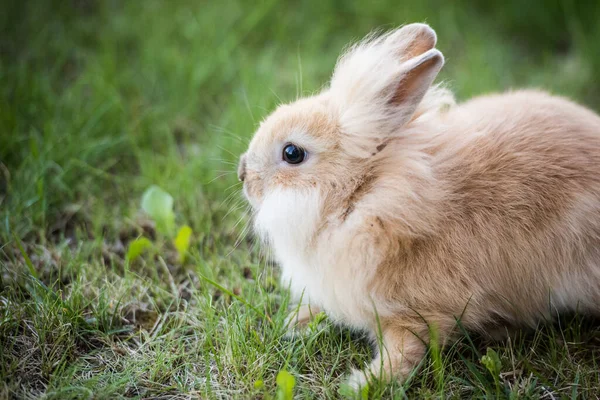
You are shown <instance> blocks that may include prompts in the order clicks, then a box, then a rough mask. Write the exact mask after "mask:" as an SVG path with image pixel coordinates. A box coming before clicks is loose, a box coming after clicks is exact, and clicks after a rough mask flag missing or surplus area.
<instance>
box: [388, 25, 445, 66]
mask: <svg viewBox="0 0 600 400" xmlns="http://www.w3.org/2000/svg"><path fill="white" fill-rule="evenodd" d="M436 43H437V35H436V34H435V31H434V30H433V29H431V27H430V26H429V25H426V24H410V25H406V26H403V27H402V28H400V29H397V30H395V31H393V32H392V33H390V34H389V35H388V36H387V37H386V38H385V45H387V46H389V47H390V49H393V51H394V52H395V53H396V56H397V57H398V58H399V59H401V60H409V59H411V58H414V57H418V56H420V55H421V54H423V53H425V52H426V51H428V50H431V49H433V48H434V47H435V44H436Z"/></svg>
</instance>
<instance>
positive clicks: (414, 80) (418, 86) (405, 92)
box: [389, 57, 439, 105]
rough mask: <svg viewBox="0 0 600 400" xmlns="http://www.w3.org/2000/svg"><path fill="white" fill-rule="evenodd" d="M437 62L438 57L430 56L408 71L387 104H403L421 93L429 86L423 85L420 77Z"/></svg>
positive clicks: (425, 74)
mask: <svg viewBox="0 0 600 400" xmlns="http://www.w3.org/2000/svg"><path fill="white" fill-rule="evenodd" d="M438 62H439V59H438V57H432V58H430V59H428V60H425V61H424V62H422V63H421V64H419V65H417V66H416V67H415V68H413V69H411V70H410V71H408V72H407V73H406V74H405V75H404V76H403V77H402V80H401V81H400V83H399V84H398V86H397V87H396V91H395V92H394V95H393V96H392V98H391V99H390V100H389V104H394V105H400V104H405V103H406V102H408V101H410V99H411V98H413V97H415V96H420V95H422V94H423V92H424V91H426V90H427V89H428V88H429V86H426V87H423V82H422V78H424V77H425V76H427V73H428V71H429V70H431V68H432V67H434V66H435V64H437V63H438Z"/></svg>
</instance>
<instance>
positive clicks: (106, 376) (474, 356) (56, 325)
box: [0, 0, 600, 398]
mask: <svg viewBox="0 0 600 400" xmlns="http://www.w3.org/2000/svg"><path fill="white" fill-rule="evenodd" d="M0 3H1V4H0V5H1V7H0V262H2V281H1V282H0V284H1V287H2V295H1V300H2V302H1V303H2V305H1V306H0V311H2V313H1V316H2V319H1V320H0V344H1V348H2V351H1V352H0V365H2V367H0V376H1V377H2V382H3V386H2V387H0V397H1V395H6V396H8V397H10V396H16V397H21V396H24V395H26V394H29V395H32V396H39V395H42V394H46V395H47V396H48V397H57V398H65V396H75V395H79V394H82V393H83V394H86V393H91V392H94V393H100V394H101V395H100V397H102V396H133V397H135V396H142V397H144V396H149V397H153V396H154V397H156V396H161V395H166V394H171V395H174V396H175V395H182V396H183V394H185V393H187V394H188V395H189V394H190V393H195V394H196V395H199V396H206V397H228V396H229V397H231V396H233V397H236V396H237V397H239V396H241V394H242V393H246V394H247V393H250V392H252V391H254V394H255V395H257V396H262V394H261V393H263V390H266V391H267V392H269V393H273V390H275V389H274V387H275V386H274V385H275V384H274V383H273V382H274V374H275V373H276V372H277V371H278V370H280V369H281V368H287V369H290V370H292V371H293V372H294V374H296V376H299V377H301V376H303V377H304V380H302V379H300V378H299V383H298V385H299V386H298V392H297V393H301V394H304V395H306V396H309V394H311V393H312V394H315V393H317V394H319V395H322V396H335V395H336V393H337V392H336V389H335V388H334V387H335V386H337V384H338V383H339V382H341V380H342V378H343V375H344V373H346V372H347V371H348V369H349V368H350V367H351V366H356V365H358V364H359V363H360V362H363V361H364V360H366V359H368V349H367V348H365V347H362V348H359V349H358V350H357V349H355V348H353V347H351V343H354V341H352V340H351V339H350V338H349V337H348V336H346V335H345V334H343V333H340V332H339V331H337V330H335V329H336V328H333V327H331V326H329V327H328V328H327V329H328V330H327V331H320V332H317V333H314V332H313V336H309V339H306V342H303V341H301V344H300V345H297V344H293V343H289V342H285V341H282V337H283V334H284V331H285V329H284V328H283V325H282V323H280V322H281V321H283V318H284V317H285V310H283V309H284V306H285V304H286V301H287V300H286V294H285V293H286V291H285V288H278V287H275V288H273V286H276V276H275V277H274V276H273V274H274V275H276V270H275V271H274V272H273V270H272V269H269V268H265V262H264V260H263V259H262V258H261V257H260V253H259V251H258V250H257V249H256V247H255V246H253V245H252V244H251V243H250V242H248V243H246V242H243V243H242V244H241V245H239V243H237V244H236V240H237V238H238V237H239V235H240V232H241V231H242V228H243V226H245V223H246V222H247V219H246V218H245V216H244V210H245V204H244V202H243V200H242V199H240V198H239V197H235V196H237V189H239V186H237V187H236V186H234V185H235V183H236V177H235V173H234V171H235V164H236V163H237V158H238V155H239V154H240V153H241V152H242V151H244V149H245V147H246V145H247V140H248V139H249V138H250V137H251V135H252V133H253V131H254V129H255V128H256V126H257V123H258V122H259V121H260V120H261V119H262V118H264V117H265V116H266V115H267V114H268V113H269V112H270V111H272V110H273V109H274V108H275V106H276V105H277V104H278V103H280V102H289V101H292V100H294V99H295V98H297V97H298V96H301V95H308V94H311V93H314V92H316V91H318V90H319V89H320V88H321V87H322V86H323V85H326V84H327V80H328V78H329V75H330V73H331V71H332V68H333V66H334V64H335V61H336V58H337V57H338V55H339V54H340V51H341V50H342V49H343V48H344V46H345V45H347V44H348V43H350V42H352V41H356V40H358V39H360V38H361V37H363V36H364V35H366V34H367V33H369V32H371V31H372V30H374V29H383V30H386V29H392V28H394V27H397V26H399V25H401V24H405V23H410V22H427V23H429V24H430V25H431V26H432V27H433V28H434V29H435V30H436V31H437V33H438V48H439V49H440V50H441V51H442V52H443V53H444V55H445V57H446V66H445V67H444V69H443V71H442V73H441V75H440V78H439V80H444V81H445V82H446V83H447V85H448V86H449V87H450V88H451V89H452V90H453V91H454V92H455V93H456V96H457V98H458V99H459V100H463V99H468V98H470V97H472V96H475V95H479V94H483V93H488V92H493V91H503V90H509V89H512V88H522V87H538V88H543V89H546V90H549V91H551V92H553V93H556V94H560V95H564V96H568V97H570V98H573V99H575V100H577V101H579V102H581V103H583V104H585V105H587V106H588V107H590V108H592V109H594V110H596V111H598V110H600V76H599V75H598V74H599V72H598V71H600V45H599V43H600V23H599V22H600V2H598V1H587V2H584V1H575V0H564V1H561V0H557V1H554V0H549V1H528V2H524V1H517V0H506V1H497V2H496V1H410V2H409V1H392V0H388V1H370V2H365V1H342V0H305V1H286V2H284V1H274V0H268V1H256V2H250V1H241V0H225V1H207V0H205V1H203V0H171V1H167V0H164V1H159V0H143V1H142V0H139V1H117V0H63V1H49V0H48V1H44V0H21V1H16V0H2V1H1V2H0ZM152 184H156V185H159V186H160V187H162V188H163V189H165V190H166V191H168V192H169V193H171V195H173V197H174V199H175V212H176V219H177V223H178V224H179V225H182V224H188V225H190V226H191V227H192V229H193V232H194V234H193V240H192V244H191V250H190V254H191V255H190V259H191V260H190V261H188V263H187V265H178V264H177V262H174V261H173V262H172V261H170V260H169V257H168V252H169V251H172V248H169V245H168V240H167V239H165V238H162V239H161V238H160V235H159V237H158V238H157V239H156V240H158V241H161V240H162V241H163V242H167V244H166V248H167V250H165V252H166V255H165V256H164V258H165V260H166V262H164V268H163V264H162V263H161V261H160V257H159V258H157V256H155V257H147V258H146V259H143V260H138V261H136V263H135V264H133V263H132V264H131V265H130V264H129V263H128V262H127V260H124V250H123V248H126V247H127V246H128V243H130V241H131V239H132V237H136V236H139V235H146V236H149V237H152V236H153V235H155V233H153V232H150V233H148V230H147V229H145V228H144V227H143V226H142V225H143V222H140V197H141V194H142V193H143V191H144V190H145V189H146V188H148V187H149V186H150V185H152ZM240 222H241V223H240ZM124 232H133V233H124ZM154 239H155V238H153V240H154ZM19 245H21V248H19ZM26 255H28V257H25V256H26ZM28 258H29V260H28ZM163 261H164V260H163ZM242 271H244V272H243V274H242ZM265 271H270V272H265ZM248 276H254V277H256V282H255V280H253V279H251V280H249V279H248ZM203 277H209V279H211V280H212V281H213V282H218V283H219V284H220V285H222V286H223V287H224V288H229V289H231V290H234V289H235V291H236V292H235V293H233V292H232V293H233V294H235V295H239V297H240V298H242V299H243V300H244V299H245V301H247V303H248V304H254V305H255V306H256V307H257V308H259V309H261V310H264V313H265V314H267V315H270V316H271V317H272V319H273V321H274V323H275V325H276V326H277V328H273V329H271V330H265V331H264V332H263V334H264V336H262V337H261V338H260V340H258V339H256V338H255V336H253V335H255V334H256V333H255V331H254V327H255V326H257V324H258V323H259V322H258V320H257V316H256V315H255V314H253V313H252V312H249V311H248V307H246V306H244V304H242V303H241V302H240V301H239V299H238V301H234V300H236V298H235V296H231V295H230V294H231V293H229V294H228V293H227V292H223V290H221V289H218V288H216V287H215V285H213V284H211V283H210V282H208V281H206V280H202V279H204V278H203ZM31 279H33V280H31ZM32 282H33V283H32ZM200 282H202V283H200ZM264 288H270V289H269V290H265V289H264ZM273 290H274V291H273ZM40 291H41V292H40ZM186 293H187V294H186ZM219 293H220V294H219ZM236 293H237V294H236ZM224 299H225V300H224ZM227 299H228V300H227ZM113 302H114V303H113ZM174 304H176V305H177V307H175V306H173V305H174ZM132 307H134V308H135V307H137V308H135V309H136V310H142V311H143V312H145V313H148V315H149V316H150V317H149V318H150V321H151V322H155V321H157V320H158V321H163V322H164V321H168V322H167V323H163V324H162V325H160V326H159V328H157V327H156V326H154V328H152V329H150V328H151V327H152V323H151V324H150V328H149V327H147V326H145V325H144V324H143V323H138V322H139V321H138V319H136V318H137V317H135V315H136V314H135V313H134V314H133V316H131V308H132ZM64 310H68V311H69V312H66V311H64ZM182 310H183V311H182ZM280 310H283V311H280ZM277 321H280V322H277ZM131 326H133V328H131ZM128 329H129V330H128ZM263 329H264V327H263ZM323 332H325V333H323ZM569 332H571V331H569ZM592 332H595V333H594V335H595V334H596V333H597V332H596V331H594V330H592ZM588 333H589V331H588ZM553 334H554V331H552V330H551V331H550V333H547V335H546V336H542V339H539V338H538V339H539V340H538V339H536V340H538V342H535V343H537V344H536V345H537V346H542V347H541V348H538V350H539V353H540V354H541V356H539V357H541V358H540V359H539V360H538V364H535V363H536V362H535V361H532V359H534V358H535V357H534V356H533V355H532V354H530V353H528V352H527V349H528V348H529V347H528V345H527V343H529V342H523V343H524V344H523V347H521V348H520V350H519V348H518V347H517V350H516V352H517V353H518V355H517V358H518V359H519V360H521V361H519V363H522V364H519V365H520V366H517V367H515V365H514V357H513V360H512V362H513V364H512V367H511V364H510V362H509V357H508V354H513V356H514V352H515V349H514V348H509V347H502V346H500V347H499V348H498V351H499V352H500V354H501V356H502V357H505V356H506V357H507V358H502V362H503V363H504V364H503V365H504V367H506V368H509V369H511V368H512V370H513V373H514V374H515V375H514V376H515V378H514V379H513V378H510V379H513V380H512V381H510V382H512V383H510V382H509V383H506V382H504V381H503V385H504V386H502V387H503V388H505V389H506V387H508V389H506V390H504V389H503V391H500V392H498V390H499V389H498V386H497V385H496V384H495V382H494V380H490V379H491V378H490V377H489V376H487V375H485V370H484V369H482V368H483V367H482V366H481V365H480V363H479V361H478V360H479V358H478V357H479V355H478V353H477V351H479V350H477V346H475V347H474V348H470V347H469V349H470V350H469V351H471V353H469V354H470V355H468V356H465V357H466V358H465V357H462V356H459V355H456V354H454V353H452V354H454V355H452V354H451V355H449V356H448V358H447V360H449V361H447V362H444V368H445V369H444V371H446V375H443V376H442V375H440V373H439V371H440V370H439V369H436V368H437V367H436V365H437V364H435V363H434V364H432V365H431V366H429V367H427V368H426V369H425V371H424V373H423V375H422V376H423V378H421V380H420V381H418V383H416V384H414V385H413V386H412V389H410V390H413V392H409V393H412V395H413V396H440V397H444V396H445V395H444V393H445V394H446V395H456V396H459V397H461V396H467V397H469V396H483V395H493V394H494V393H496V394H498V393H501V394H502V395H505V394H506V395H507V396H508V394H510V393H513V391H514V393H517V395H524V396H526V395H530V396H534V397H537V396H542V395H545V394H544V393H545V392H544V390H546V389H544V388H547V387H551V388H553V389H552V390H555V389H556V392H555V393H557V396H560V395H561V393H563V392H562V391H561V390H562V388H566V389H565V390H567V391H569V390H571V391H572V386H571V384H572V383H573V382H576V383H577V385H580V386H581V387H582V388H583V389H581V390H582V392H581V391H580V392H578V393H584V395H585V394H586V393H587V394H588V395H590V394H593V393H596V394H597V393H598V392H597V391H596V390H597V389H598V387H600V385H599V384H598V379H599V378H598V376H597V373H596V374H595V373H594V370H595V369H594V368H595V361H593V360H594V357H595V356H594V355H595V354H597V353H596V351H597V349H596V348H595V347H594V348H591V347H585V346H582V347H581V348H580V347H576V348H573V347H565V346H566V345H564V346H563V345H552V344H551V343H554V342H552V338H553V336H552V335H553ZM563 334H564V332H563ZM569 334H570V335H572V336H569V337H571V339H573V340H572V342H573V343H575V342H576V341H577V340H579V342H578V343H580V342H582V339H581V337H580V336H577V335H580V332H579V331H578V330H576V331H575V330H574V331H573V332H571V333H569ZM569 334H567V336H568V335H569ZM323 335H325V337H327V339H325V338H324V336H323ZM327 335H328V336H327ZM594 337H596V336H594ZM132 338H133V339H132ZM310 338H312V339H310ZM336 338H337V339H336ZM134 339H135V340H134ZM548 340H549V341H548ZM82 343H83V344H82ZM315 343H316V344H315ZM540 343H541V344H540ZM548 343H550V344H548ZM530 344H531V343H530ZM563 344H564V343H563ZM311 346H312V347H311ZM314 346H317V347H316V348H315V347H314ZM532 346H533V345H532ZM467 347H468V346H467ZM272 348H277V349H279V350H278V351H276V352H272V351H271V350H270V349H272ZM115 349H117V350H115ZM149 349H151V350H149ZM463 350H464V349H463ZM520 351H521V352H520ZM511 352H513V353H511ZM519 352H520V353H519ZM577 352H581V353H582V354H587V355H588V356H591V361H590V362H589V363H588V364H582V365H584V366H583V367H580V366H578V365H579V364H578V363H583V361H581V359H578V358H574V359H573V358H567V359H568V360H569V362H567V363H566V364H564V363H563V362H562V361H560V359H561V357H562V356H564V357H567V355H568V356H569V357H570V355H572V354H575V353H577ZM265 353H268V356H265ZM134 354H135V355H134ZM315 354H319V358H318V360H320V361H317V362H316V364H317V365H315V356H314V355H315ZM356 354H363V355H362V356H360V355H359V356H357V355H356ZM519 354H520V356H519ZM357 357H358V358H357ZM361 357H363V358H361ZM519 357H521V358H519ZM583 358H585V357H583ZM23 360H27V361H26V362H24V361H23ZM157 360H160V362H159V361H157ZM588 361H589V359H588ZM148 365H152V367H148ZM519 368H520V369H519ZM596 370H597V368H596ZM435 371H438V372H435ZM515 371H520V372H515ZM311 374H312V375H311ZM307 376H308V377H309V378H310V379H308V378H306V377H307ZM440 376H441V377H440ZM486 376H487V377H486ZM557 376H558V377H559V378H556V377H557ZM532 377H535V380H532V379H533V378H532ZM203 379H204V380H203ZM269 379H270V381H269ZM553 379H554V380H553ZM263 380H264V382H265V384H266V389H262V388H261V387H260V385H258V384H256V383H255V382H258V381H261V382H262V381H263ZM269 382H271V383H269ZM549 382H550V383H549ZM552 382H554V383H552ZM269 385H271V386H269ZM506 385H508V386H506ZM511 385H513V386H511ZM519 385H520V386H519ZM552 385H554V386H552ZM577 385H576V387H577ZM381 390H382V392H380V394H381V393H383V394H385V393H387V392H385V390H387V389H381ZM549 390H550V389H549ZM586 390H587V392H586ZM373 393H379V392H372V393H371V394H373ZM401 393H404V392H401ZM507 393H508V394H507ZM564 393H567V392H564ZM569 393H571V392H569ZM575 394H576V395H577V392H576V393H575ZM388 395H389V393H388ZM75 397H77V396H75ZM309 397H310V396H309Z"/></svg>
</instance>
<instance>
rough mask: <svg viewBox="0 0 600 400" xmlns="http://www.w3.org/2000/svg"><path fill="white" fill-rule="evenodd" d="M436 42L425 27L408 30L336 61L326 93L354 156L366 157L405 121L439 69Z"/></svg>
mask: <svg viewBox="0 0 600 400" xmlns="http://www.w3.org/2000/svg"><path fill="white" fill-rule="evenodd" d="M436 40H437V37H436V34H435V32H434V31H433V29H431V28H430V27H429V26H427V25H425V24H411V25H407V26H405V27H403V28H400V29H398V30H396V31H393V32H391V33H389V34H386V35H383V36H380V37H376V38H367V39H366V40H364V41H363V42H361V43H359V44H357V45H355V46H354V47H352V48H351V49H350V50H349V51H348V52H347V53H346V54H344V55H343V56H342V57H341V58H340V60H339V61H338V64H337V66H336V68H335V71H334V74H333V78H332V80H331V87H330V93H331V94H332V96H333V99H334V103H335V104H336V105H337V106H338V107H339V110H338V111H339V115H340V124H341V127H342V130H343V132H344V134H346V135H347V136H348V137H349V139H350V141H349V143H348V147H349V148H350V149H351V150H354V153H356V154H357V155H359V156H365V157H366V156H368V155H371V154H372V153H373V149H374V148H375V147H376V146H378V145H380V144H381V143H382V142H384V141H385V140H387V139H389V138H390V137H392V136H394V135H396V134H398V132H399V131H400V128H401V127H402V126H403V125H404V124H406V123H407V122H408V121H409V120H410V118H411V117H412V115H413V114H414V112H415V110H416V108H417V106H418V105H419V103H420V102H421V100H422V99H423V97H424V96H425V93H426V92H427V90H428V89H429V87H430V86H431V84H432V83H433V80H434V79H435V77H436V76H437V74H438V72H439V71H440V69H441V68H442V66H443V65H444V57H443V55H442V53H441V52H439V51H438V50H436V49H434V46H435V44H436Z"/></svg>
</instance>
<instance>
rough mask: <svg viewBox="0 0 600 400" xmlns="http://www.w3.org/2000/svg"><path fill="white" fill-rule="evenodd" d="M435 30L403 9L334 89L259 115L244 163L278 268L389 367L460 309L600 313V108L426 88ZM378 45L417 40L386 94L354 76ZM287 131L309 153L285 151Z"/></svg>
mask: <svg viewBox="0 0 600 400" xmlns="http://www.w3.org/2000/svg"><path fill="white" fill-rule="evenodd" d="M402 32H404V36H403V35H402V34H401V33H402ZM407 32H408V33H407ZM432 34H433V33H432V31H431V30H430V29H429V28H428V27H425V26H423V25H409V26H407V27H406V28H403V29H402V30H400V31H398V32H397V33H395V34H393V35H390V36H388V37H384V38H383V39H381V40H379V41H374V42H368V43H367V44H365V45H362V47H358V48H355V49H353V50H352V51H351V52H350V53H349V55H347V56H345V57H346V58H343V59H342V60H341V61H340V63H339V64H338V67H337V68H336V72H335V73H334V78H333V80H332V85H331V88H330V89H328V90H326V91H324V92H323V93H322V94H320V95H318V96H315V97H314V98H309V99H305V100H301V101H298V102H297V103H295V104H293V105H291V106H282V107H281V108H280V109H279V110H277V111H276V112H275V113H274V114H273V115H272V116H271V117H269V119H267V120H266V121H265V122H264V123H263V125H262V126H261V128H260V130H259V134H257V136H256V137H255V138H254V140H253V142H252V143H251V146H250V150H249V152H248V155H247V156H245V157H246V158H244V159H243V160H242V163H241V175H240V177H241V178H243V179H245V190H246V193H247V195H248V197H249V198H250V200H251V202H252V203H253V205H254V207H255V208H256V211H257V214H256V220H255V225H256V228H257V230H258V232H259V233H260V234H261V235H262V236H263V237H264V238H265V239H267V240H268V242H269V243H270V245H271V246H272V247H273V249H274V251H275V255H276V257H277V259H278V260H279V262H280V264H281V265H282V270H283V273H282V275H283V280H284V281H285V282H288V281H289V282H291V289H292V292H293V294H294V295H295V296H296V297H297V298H301V297H302V299H303V301H305V302H309V303H310V304H311V306H315V307H318V308H321V309H323V310H324V311H325V312H326V313H328V314H329V315H330V316H331V317H332V318H333V319H335V320H337V321H339V322H341V323H344V324H346V325H349V326H351V327H354V328H359V329H365V330H367V331H368V332H370V333H371V334H372V335H373V336H375V334H376V333H378V332H381V333H382V335H383V342H384V345H385V347H386V349H385V351H382V353H381V355H380V357H384V360H383V362H382V360H381V359H380V358H378V359H376V360H375V361H374V362H373V363H372V364H371V366H370V368H369V372H371V373H373V374H375V375H378V376H379V377H381V378H387V379H389V378H391V377H392V376H400V377H402V376H404V375H405V374H407V373H408V372H409V371H410V370H411V369H412V368H413V367H414V365H415V364H416V363H417V362H418V361H419V360H420V359H421V357H422V355H423V354H424V350H425V346H424V344H423V341H425V342H426V341H427V340H429V336H430V328H431V327H432V326H434V327H435V329H436V330H437V331H438V333H439V337H440V339H441V340H442V341H446V340H449V339H450V338H451V337H452V336H453V328H454V325H455V323H456V320H457V319H460V320H461V322H462V324H463V325H464V326H465V327H466V328H467V329H470V330H480V331H483V330H484V329H488V328H489V327H490V326H495V325H503V324H511V325H535V324H536V323H537V322H538V321H540V319H543V318H549V317H552V316H554V315H555V314H556V313H557V312H562V311H568V310H579V311H584V312H591V313H597V312H600V118H599V117H598V116H597V115H595V114H594V113H592V112H591V111H589V110H587V109H585V108H583V107H580V106H577V105H575V104H573V103H571V102H569V101H567V100H564V99H561V98H557V97H553V96H550V95H548V94H545V93H542V92H534V91H522V92H513V93H508V94H504V95H496V96H487V97H481V98H478V99H474V100H471V101H469V102H466V103H464V104H461V105H454V104H453V101H452V99H451V96H449V95H448V93H447V92H446V91H445V90H443V89H439V88H433V89H429V91H427V89H428V88H429V83H430V82H431V80H432V79H433V78H431V77H430V75H428V74H430V73H433V72H434V74H433V76H435V74H437V71H438V70H439V68H441V63H443V59H438V57H441V54H439V55H438V53H439V52H437V51H436V50H429V51H427V49H430V48H432V47H433V45H434V44H435V35H434V34H433V40H431V36H430V35H432ZM386 46H387V47H386ZM398 49H400V50H401V51H400V50H398ZM380 53H381V54H383V56H382V57H389V55H387V56H386V54H388V53H392V55H394V54H406V53H409V55H410V57H404V58H402V57H401V60H403V61H401V62H400V63H396V64H394V65H391V64H392V61H389V63H390V66H389V69H390V70H393V71H396V72H394V73H393V74H392V73H391V72H390V75H391V76H394V77H396V79H397V80H398V81H400V82H401V83H402V85H401V86H400V87H399V88H396V86H393V88H392V89H391V93H388V92H387V91H386V89H385V88H386V87H387V86H386V84H387V82H385V78H382V77H377V76H376V77H373V78H371V75H365V76H362V75H361V74H368V73H369V71H368V68H367V67H368V59H367V58H366V57H365V58H364V59H363V58H360V57H359V56H363V55H364V54H368V55H370V56H373V54H375V55H377V54H380ZM357 54H358V55H357ZM381 54H380V55H381ZM415 54H416V55H415ZM365 60H366V61H365ZM407 60H408V61H407ZM413 60H416V61H413ZM440 60H441V62H440ZM365 63H366V64H367V67H365V69H364V71H362V70H361V67H362V66H363V64H365ZM411 63H412V64H411ZM381 64H383V65H385V63H384V62H381ZM349 66H351V67H352V68H349ZM371 67H372V68H380V67H381V65H380V64H377V65H375V66H373V65H371ZM392 67H393V68H392ZM386 68H388V67H386ZM386 71H387V70H384V71H383V72H381V74H380V75H382V76H385V72H386ZM397 71H400V72H397ZM431 71H433V72H431ZM375 72H376V71H375ZM353 74H354V75H356V76H353ZM394 74H395V75H394ZM361 78H362V79H361ZM368 79H374V81H371V82H369V81H368ZM365 80H366V82H365ZM380 80H382V81H383V82H379V81H380ZM390 80H391V79H390ZM391 81H392V83H393V80H391ZM428 82H429V83H428ZM378 84H380V86H381V87H378V86H377V85H378ZM422 86H425V90H424V91H423V92H419V90H421V89H420V88H421V87H422ZM413 91H415V92H416V94H415V95H414V96H413V95H412V92H413ZM381 93H383V95H381ZM379 95H381V96H383V100H384V101H380V98H379V97H377V96H379ZM353 96H355V98H356V99H355V100H353ZM377 107H380V108H381V110H379V109H378V108H377ZM388 108H389V109H388ZM378 111H379V114H377V112H378ZM261 132H267V134H262V135H261V134H260V133H261ZM286 143H288V144H289V143H301V145H302V146H303V147H304V148H308V149H309V150H308V152H307V159H306V160H304V159H303V160H302V161H301V162H300V163H299V165H291V163H290V162H289V160H288V161H287V162H288V164H290V165H288V164H285V163H281V161H280V160H278V157H280V154H281V148H282V146H283V148H284V149H285V146H287V144H286ZM284 151H285V150H284ZM311 153H312V154H313V155H312V158H311ZM290 154H291V153H290ZM364 381H365V375H363V373H361V372H357V373H355V374H354V375H353V377H352V382H353V383H355V384H357V385H360V384H362V383H364Z"/></svg>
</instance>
